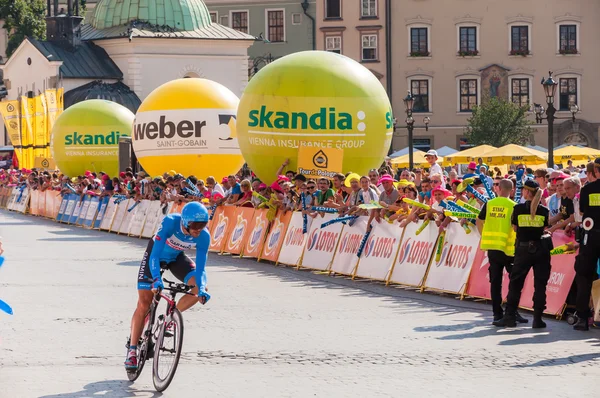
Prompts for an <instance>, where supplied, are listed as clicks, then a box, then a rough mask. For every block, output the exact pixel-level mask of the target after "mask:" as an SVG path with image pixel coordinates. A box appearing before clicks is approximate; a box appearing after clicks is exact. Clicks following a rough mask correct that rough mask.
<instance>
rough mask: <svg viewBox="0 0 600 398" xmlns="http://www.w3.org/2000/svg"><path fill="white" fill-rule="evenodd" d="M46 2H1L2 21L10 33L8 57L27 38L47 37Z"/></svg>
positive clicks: (35, 0) (19, 0) (31, 0)
mask: <svg viewBox="0 0 600 398" xmlns="http://www.w3.org/2000/svg"><path fill="white" fill-rule="evenodd" d="M45 16H46V3H45V1H44V0H0V19H3V20H4V26H3V28H4V29H6V31H7V32H8V44H7V47H6V55H7V57H10V56H11V55H12V53H13V52H14V51H15V50H16V49H17V47H19V45H20V44H21V42H23V40H25V38H26V37H32V38H34V39H44V38H45V37H46V19H45Z"/></svg>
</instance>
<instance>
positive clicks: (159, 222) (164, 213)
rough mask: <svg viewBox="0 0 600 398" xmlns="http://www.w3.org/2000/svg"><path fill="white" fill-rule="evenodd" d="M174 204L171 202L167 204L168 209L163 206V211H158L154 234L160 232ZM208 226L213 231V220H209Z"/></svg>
mask: <svg viewBox="0 0 600 398" xmlns="http://www.w3.org/2000/svg"><path fill="white" fill-rule="evenodd" d="M172 206H173V203H172V202H169V203H168V204H167V208H166V209H164V208H162V207H161V211H160V212H159V213H158V220H156V225H155V226H154V231H153V232H152V235H156V233H157V232H158V229H159V228H160V226H161V225H162V221H163V219H164V218H165V217H166V216H167V214H170V211H171V207H172ZM207 228H208V230H209V231H212V221H209V222H208V224H207ZM211 235H212V232H211Z"/></svg>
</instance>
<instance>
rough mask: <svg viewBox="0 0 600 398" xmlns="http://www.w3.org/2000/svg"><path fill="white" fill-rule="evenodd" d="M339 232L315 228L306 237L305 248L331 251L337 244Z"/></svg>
mask: <svg viewBox="0 0 600 398" xmlns="http://www.w3.org/2000/svg"><path fill="white" fill-rule="evenodd" d="M339 235H340V234H339V233H336V232H331V231H326V230H323V229H320V228H318V229H315V230H314V231H313V232H312V233H311V234H310V235H309V237H308V242H307V243H306V250H308V251H320V252H327V253H333V252H334V250H335V245H336V244H337V241H338V238H339Z"/></svg>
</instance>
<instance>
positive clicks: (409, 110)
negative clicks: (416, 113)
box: [403, 91, 431, 170]
mask: <svg viewBox="0 0 600 398" xmlns="http://www.w3.org/2000/svg"><path fill="white" fill-rule="evenodd" d="M403 101H404V107H405V108H406V120H405V122H406V129H407V130H408V168H409V170H412V169H413V167H414V161H413V152H414V148H413V130H414V128H415V119H414V118H413V116H412V114H413V105H414V103H415V98H414V97H413V95H412V93H411V92H410V91H408V95H407V96H406V97H404V100H403ZM429 122H431V119H430V118H429V117H428V116H425V117H424V118H423V124H425V131H429Z"/></svg>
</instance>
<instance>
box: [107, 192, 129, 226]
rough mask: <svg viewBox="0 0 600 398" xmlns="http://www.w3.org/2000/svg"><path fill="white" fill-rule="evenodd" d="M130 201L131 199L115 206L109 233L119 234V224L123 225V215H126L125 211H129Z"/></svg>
mask: <svg viewBox="0 0 600 398" xmlns="http://www.w3.org/2000/svg"><path fill="white" fill-rule="evenodd" d="M130 201H131V199H127V200H124V201H122V202H120V203H119V204H117V205H116V210H115V215H114V217H113V220H112V223H111V225H110V229H109V231H111V232H119V231H120V230H121V224H123V220H125V213H127V209H129V202H130Z"/></svg>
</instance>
